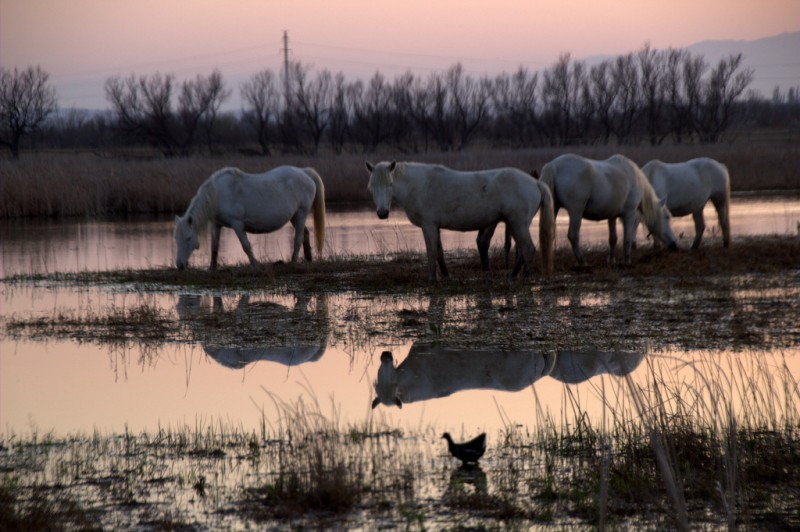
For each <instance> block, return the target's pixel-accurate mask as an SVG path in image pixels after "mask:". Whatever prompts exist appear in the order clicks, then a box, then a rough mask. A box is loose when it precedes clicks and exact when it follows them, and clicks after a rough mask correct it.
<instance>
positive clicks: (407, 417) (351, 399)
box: [0, 198, 800, 435]
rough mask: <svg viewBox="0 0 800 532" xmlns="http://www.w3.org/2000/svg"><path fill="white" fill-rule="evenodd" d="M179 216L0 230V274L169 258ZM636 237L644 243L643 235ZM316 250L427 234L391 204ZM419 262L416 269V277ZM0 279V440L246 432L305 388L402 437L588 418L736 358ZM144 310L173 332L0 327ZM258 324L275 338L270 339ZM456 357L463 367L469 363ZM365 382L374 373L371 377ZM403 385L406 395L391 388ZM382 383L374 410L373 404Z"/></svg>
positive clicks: (772, 225)
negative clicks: (102, 335) (222, 330)
mask: <svg viewBox="0 0 800 532" xmlns="http://www.w3.org/2000/svg"><path fill="white" fill-rule="evenodd" d="M714 216H715V215H714V213H713V210H707V212H706V219H707V225H708V228H707V233H706V235H707V237H711V236H712V234H713V233H714V229H713V227H715V226H716V223H715V221H714V219H715V218H714ZM731 219H732V228H733V238H734V239H735V238H736V237H737V236H741V235H752V234H771V233H778V234H796V233H797V231H798V225H797V224H798V223H800V200H797V199H785V198H780V199H750V198H738V199H736V200H735V201H734V203H733V208H732V214H731ZM534 223H537V220H535V221H534ZM172 226H173V223H172V221H171V220H161V221H126V222H97V221H80V222H74V221H66V222H13V223H6V224H3V225H2V226H0V233H2V235H0V254H2V263H1V264H0V268H1V269H2V275H3V276H4V277H7V276H10V275H13V274H17V273H23V274H32V273H55V272H73V271H98V270H109V269H120V268H131V269H138V268H161V267H171V263H172V261H173V254H174V244H173V240H172V234H171V231H172ZM674 230H675V233H676V234H680V233H684V237H683V240H682V245H683V246H687V247H688V245H689V244H690V243H691V239H692V237H693V227H692V223H691V219H690V218H682V219H677V220H676V221H675V224H674ZM583 231H584V232H583V238H584V242H585V243H586V244H587V245H589V244H591V243H602V242H605V240H606V238H607V234H606V233H607V229H606V224H605V223H590V222H587V223H585V225H584V229H583ZM565 232H566V215H565V213H562V214H561V215H560V216H559V218H558V228H557V236H558V239H559V244H558V245H562V246H563V245H566V244H565ZM501 233H502V231H498V234H497V235H496V236H495V241H494V244H495V245H500V242H501V236H500V234H501ZM716 233H717V234H716V239H709V240H710V241H711V242H704V245H719V234H718V231H717V232H716ZM534 234H535V232H534ZM474 236H475V235H474V233H466V234H461V233H453V232H444V246H445V251H446V252H447V250H448V249H453V248H456V247H463V248H469V249H474ZM289 240H290V236H289V233H288V230H283V231H281V232H280V233H278V234H273V235H265V236H259V237H255V238H254V239H253V243H254V249H255V251H256V255H257V256H259V257H261V258H263V259H264V260H286V258H287V257H288V256H289V254H290V252H289V249H288V247H289ZM639 241H640V242H642V243H643V242H644V241H645V240H644V237H643V236H642V235H641V233H640V238H639ZM327 246H328V247H327V249H326V254H328V255H337V254H338V255H351V254H354V255H360V254H381V253H392V252H394V251H396V250H421V249H422V247H423V244H422V238H421V234H420V231H419V229H417V228H415V227H413V226H411V225H410V224H409V223H408V222H407V220H406V219H405V217H404V216H403V215H402V213H400V212H397V213H393V215H392V216H391V217H390V220H389V221H386V222H384V221H380V220H378V219H377V218H376V217H375V215H374V213H373V212H372V211H371V210H360V211H347V212H336V211H332V212H330V213H329V227H328V244H327ZM221 258H223V260H224V262H225V263H228V264H234V263H240V262H242V261H243V260H245V257H244V253H243V252H242V251H241V249H240V247H239V244H238V242H237V241H236V239H235V238H234V237H233V235H232V234H230V233H228V234H224V236H223V250H222V251H221ZM192 260H193V261H194V262H193V263H194V264H195V265H202V266H203V267H205V264H206V262H207V260H208V253H207V252H205V251H204V252H202V253H200V252H198V253H197V254H196V255H195V256H193V257H192ZM476 260H477V257H476ZM423 272H424V270H423V267H422V266H421V265H420V275H423ZM0 290H2V294H0V302H2V311H1V312H0V320H2V323H3V334H2V337H0V433H5V434H9V433H16V434H20V433H29V432H38V433H42V432H47V431H51V430H52V431H55V432H56V433H58V434H70V433H75V432H82V433H91V432H92V431H94V430H98V431H101V432H117V433H118V432H122V431H124V430H126V429H128V430H131V431H136V432H138V431H144V430H147V431H155V430H157V429H158V428H159V427H168V426H173V425H174V426H184V425H187V424H188V425H190V426H192V425H195V424H198V423H199V424H201V425H204V424H210V423H215V422H224V423H225V424H226V425H229V424H233V425H234V426H241V427H243V428H245V429H248V430H250V429H256V428H258V427H259V426H260V425H261V424H262V422H264V421H265V420H266V421H267V422H272V421H273V420H274V411H275V405H276V401H285V402H292V401H294V400H296V399H297V398H298V397H306V398H316V400H318V401H319V403H320V405H321V409H322V410H323V412H335V415H336V416H338V418H339V419H340V420H341V421H343V422H349V421H353V422H361V421H363V420H365V419H369V416H380V417H381V419H384V420H386V421H387V422H388V423H389V424H390V425H393V426H398V427H401V428H404V429H409V430H417V429H423V430H424V429H428V428H430V427H435V428H436V429H437V430H449V431H451V432H453V433H454V434H457V435H462V434H464V435H470V434H473V433H476V432H478V431H481V430H486V431H488V432H490V434H491V433H494V432H496V431H498V430H500V429H502V428H503V427H507V426H509V424H512V425H515V424H520V425H524V426H533V425H535V424H536V420H537V419H541V416H543V415H545V414H549V415H553V416H555V417H556V418H558V417H559V416H562V415H565V413H566V412H567V411H569V410H571V409H573V410H574V404H573V405H570V404H569V403H570V401H572V400H573V399H568V398H574V397H578V398H580V401H579V406H580V409H581V410H583V411H586V412H587V413H588V414H589V415H590V417H592V418H594V419H598V418H599V416H601V414H602V410H603V409H602V403H603V401H602V396H603V394H604V393H606V391H607V390H611V389H615V388H616V389H619V388H620V387H621V386H623V383H624V382H625V381H624V379H625V376H626V375H630V378H631V379H632V382H646V381H647V380H648V379H650V378H651V377H652V371H653V367H654V366H658V367H668V368H672V369H670V371H675V372H678V371H687V372H690V373H691V372H694V371H697V370H696V367H697V365H698V363H697V361H702V360H708V356H714V357H716V358H719V359H721V358H722V357H731V356H735V354H730V353H726V352H719V351H709V352H706V351H702V350H700V351H688V352H687V351H683V352H678V351H658V352H648V350H647V349H640V350H634V351H625V352H611V353H609V352H602V353H598V352H597V351H602V350H598V349H591V348H586V347H585V346H580V347H579V348H576V349H566V350H561V351H558V350H554V351H547V352H514V353H508V352H500V351H498V350H497V348H496V347H493V346H484V345H478V346H470V348H469V349H468V350H464V349H463V346H462V348H461V349H460V350H456V349H455V348H450V347H449V346H442V345H437V344H436V342H435V340H436V335H435V330H433V326H431V327H432V330H431V332H430V336H429V337H423V338H416V339H415V338H411V337H410V336H409V335H408V334H403V331H402V330H398V331H397V334H389V335H371V334H368V333H364V328H363V327H361V328H360V327H359V325H360V323H359V321H361V320H369V319H373V316H384V317H385V316H386V315H389V316H393V317H394V318H397V321H398V323H399V324H400V326H401V327H402V326H403V323H405V322H409V323H411V324H412V325H413V324H414V323H415V321H414V320H419V316H420V314H417V312H419V313H423V312H426V311H428V309H429V306H430V305H431V301H430V300H429V298H427V297H423V296H418V297H417V298H416V299H415V298H410V299H408V300H404V301H402V302H398V301H397V300H396V298H372V299H366V298H364V297H363V296H359V295H354V294H350V293H343V294H337V295H335V296H330V297H327V298H324V299H322V298H316V297H315V298H311V299H310V300H308V301H305V300H301V301H298V300H296V298H295V297H294V296H291V295H281V296H278V295H273V294H251V295H250V296H249V297H248V295H247V294H240V293H217V294H208V293H144V294H140V293H136V292H132V291H131V290H130V288H128V287H116V288H114V289H109V288H108V287H104V288H96V287H88V288H84V287H65V286H53V285H37V284H30V283H26V284H19V283H2V284H0ZM745 295H747V292H746V287H735V288H732V289H731V298H732V299H736V298H737V297H744V296H745ZM215 296H216V297H215ZM579 299H580V301H576V300H574V299H564V300H563V301H556V302H555V305H556V306H564V305H566V306H571V307H575V308H576V309H579V308H580V307H584V306H587V307H598V306H599V307H603V306H609V305H611V303H612V302H610V301H609V299H608V294H607V293H601V294H582V295H581V298H579ZM445 304H447V305H451V307H455V310H456V311H458V306H459V305H465V304H464V302H463V301H457V300H454V301H451V302H446V303H445ZM142 306H145V307H148V308H156V309H161V310H162V311H163V312H164V313H165V314H166V315H168V316H169V317H170V318H171V319H174V320H176V321H177V322H178V323H179V324H180V330H179V331H178V333H177V336H178V337H177V338H176V339H174V340H173V341H169V342H162V341H151V340H148V339H147V338H142V337H138V336H137V335H136V334H133V335H131V336H129V337H127V338H123V339H118V340H116V341H108V340H102V339H95V340H93V339H92V338H91V337H90V338H88V339H87V337H86V336H85V335H82V337H81V338H79V339H74V338H70V337H69V336H68V335H67V336H66V337H64V336H58V337H54V336H48V337H46V338H43V339H36V338H30V337H28V336H26V335H24V334H22V335H20V336H16V335H12V334H9V331H8V330H7V328H6V325H7V323H8V322H9V321H10V320H20V319H32V318H46V319H52V318H54V317H57V316H70V315H76V316H84V317H85V316H103V315H107V314H109V313H114V312H120V311H124V309H131V308H134V309H135V308H139V307H142ZM372 306H384V307H387V308H389V309H390V310H389V311H387V312H386V313H384V314H381V313H373V312H372V311H369V310H366V309H368V308H370V307H372ZM498 308H499V310H498ZM498 308H494V309H493V311H494V312H503V311H504V310H503V308H502V305H499V306H498ZM470 309H472V307H471V306H469V305H466V306H465V308H464V309H463V310H464V316H465V318H464V319H465V320H469V319H474V318H473V317H471V315H470V313H469V311H470ZM362 310H363V312H362ZM214 316H217V317H219V316H222V317H223V318H225V319H227V320H229V321H228V322H226V323H234V325H235V326H234V327H233V328H232V330H230V331H226V334H222V335H215V334H214V333H213V331H212V332H211V333H209V327H207V326H205V327H204V326H203V323H206V321H207V320H209V319H212V318H214ZM381 319H383V318H381ZM426 319H427V318H426ZM204 320H206V321H204ZM230 320H232V321H230ZM276 324H277V325H276ZM276 327H277V328H276ZM237 328H239V329H240V330H239V331H237V330H236V329H237ZM212 329H213V328H212ZM383 329H385V327H384V328H383ZM383 329H382V330H383ZM264 331H268V332H269V331H278V332H277V333H273V332H269V334H272V336H269V335H268V334H267V333H265V332H264ZM293 331H297V334H295V333H294V332H293ZM237 332H238V333H239V334H237ZM274 334H277V335H278V337H276V336H275V335H274ZM259 335H263V337H259ZM281 335H283V336H281ZM578 344H580V342H576V345H578ZM384 350H390V351H391V352H392V353H393V362H394V364H396V365H397V368H396V369H392V364H391V363H389V364H388V365H386V366H384V369H383V370H381V369H380V368H381V357H380V354H381V352H382V351H384ZM709 354H710V355H709ZM768 355H769V356H771V357H777V359H779V360H788V362H787V363H786V364H787V367H788V368H789V369H790V371H791V372H792V375H794V379H797V378H800V357H799V356H797V355H798V352H797V351H796V350H788V351H787V350H780V351H777V352H772V351H770V352H768ZM467 359H468V360H470V361H471V367H470V368H469V369H465V366H466V364H465V363H463V362H464V361H465V360H467ZM501 360H502V362H501ZM476 361H477V362H476ZM490 361H494V363H490ZM478 362H480V363H478ZM776 364H778V362H776ZM595 374H596V375H595ZM376 381H381V384H380V385H379V386H377V387H376V385H375V383H376ZM409 383H411V384H409ZM565 383H567V386H565ZM531 384H533V386H531ZM392 386H394V387H395V388H394V391H392V389H393V388H392ZM398 387H399V388H400V389H401V390H402V391H401V392H400V393H399V394H396V393H395V392H396V390H397V388H398ZM462 388H463V389H462ZM387 390H389V391H387ZM380 393H382V394H383V397H382V398H381V399H384V404H378V405H376V407H375V408H374V409H373V408H372V403H373V401H374V400H375V399H376V397H378V395H379V394H380ZM395 396H400V397H402V408H398V406H397V405H396V404H395V402H394V397H395Z"/></svg>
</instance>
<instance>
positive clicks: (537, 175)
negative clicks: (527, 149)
mask: <svg viewBox="0 0 800 532" xmlns="http://www.w3.org/2000/svg"><path fill="white" fill-rule="evenodd" d="M531 177H533V178H534V179H539V170H537V169H536V168H534V169H533V170H531Z"/></svg>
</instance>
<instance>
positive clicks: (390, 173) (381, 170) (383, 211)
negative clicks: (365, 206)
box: [366, 161, 397, 220]
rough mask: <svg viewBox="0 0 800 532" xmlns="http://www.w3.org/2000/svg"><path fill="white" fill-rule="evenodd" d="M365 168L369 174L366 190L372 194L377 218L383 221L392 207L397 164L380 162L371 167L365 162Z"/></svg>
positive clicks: (394, 162)
mask: <svg viewBox="0 0 800 532" xmlns="http://www.w3.org/2000/svg"><path fill="white" fill-rule="evenodd" d="M366 166H367V170H368V171H369V173H370V175H369V184H367V190H369V191H370V192H372V199H373V201H375V208H376V209H377V214H378V218H380V219H381V220H385V219H386V218H388V217H389V209H391V207H392V183H393V181H394V170H395V168H396V167H397V162H396V161H392V162H390V163H387V162H382V163H378V164H376V165H373V164H372V163H370V162H369V161H367V162H366Z"/></svg>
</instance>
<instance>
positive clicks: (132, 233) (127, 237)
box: [0, 197, 800, 277]
mask: <svg viewBox="0 0 800 532" xmlns="http://www.w3.org/2000/svg"><path fill="white" fill-rule="evenodd" d="M704 215H705V220H706V231H705V236H704V242H705V240H706V239H710V238H712V237H714V236H716V237H717V238H718V239H719V238H720V231H719V224H718V223H717V221H716V212H715V211H714V208H713V206H711V205H710V204H709V205H708V206H707V207H706V209H705V212H704ZM538 223H539V218H538V216H537V217H535V218H534V220H533V224H532V225H531V232H532V233H533V235H534V242H535V243H536V242H538V237H537V236H536V235H537V234H538V229H537V228H538ZM567 224H568V218H567V213H566V212H564V211H562V212H560V213H559V215H558V218H557V224H556V245H557V246H559V247H562V246H563V247H567V246H568V245H569V244H568V242H567V236H566V234H567ZM798 224H800V198H797V197H793V198H787V197H773V198H753V197H734V198H733V199H732V201H731V233H732V238H736V237H737V236H744V235H760V234H780V235H786V234H792V235H796V234H798V233H799V232H800V225H798ZM173 228H174V221H173V219H172V218H169V219H162V220H142V221H124V222H112V221H95V220H90V221H74V220H66V221H53V220H48V221H38V220H37V221H21V222H19V221H12V222H4V223H0V256H1V257H0V277H8V276H11V275H14V274H20V273H21V274H34V273H55V272H76V271H105V270H115V269H124V268H130V269H141V268H162V267H171V266H173V264H174V261H175V242H174V239H173V237H172V230H173ZM672 228H673V232H674V233H675V235H676V236H677V237H678V238H679V245H680V246H681V247H686V248H688V247H689V246H690V245H691V243H692V239H693V238H694V224H693V222H692V218H691V216H684V217H681V218H674V219H673V221H672ZM618 233H619V237H620V241H621V239H622V230H621V228H620V229H618ZM476 234H477V233H476V232H467V233H460V232H455V231H442V242H443V245H444V249H445V253H447V251H448V250H452V249H455V248H466V249H476V247H475V236H476ZM637 236H638V239H637V240H638V242H639V243H641V244H644V243H645V242H646V238H645V233H644V231H643V229H641V228H640V229H639V232H638V235H637ZM291 238H292V233H291V226H289V225H287V226H286V227H284V228H282V229H281V230H279V231H277V232H275V233H271V234H268V235H250V242H251V244H252V245H253V250H254V253H255V255H256V257H258V258H259V259H260V260H265V261H277V260H284V261H285V260H288V259H289V258H290V257H291V247H290V242H291ZM502 239H503V231H502V230H498V231H496V232H495V236H494V239H493V240H492V245H493V246H502ZM607 240H608V226H607V223H606V222H591V221H588V220H584V221H583V224H582V227H581V241H582V245H584V246H587V245H592V244H602V243H605V242H607ZM619 245H621V244H619ZM424 249H425V243H424V241H423V239H422V232H421V231H420V229H419V228H417V227H415V226H413V225H411V224H410V223H409V221H408V219H407V218H406V217H405V215H404V214H403V212H402V211H394V212H392V214H391V215H390V217H389V219H388V220H379V219H378V217H377V216H376V215H375V213H374V212H373V211H372V210H371V209H359V210H346V211H337V210H330V211H329V212H328V224H327V228H326V249H325V255H326V256H342V255H343V256H350V255H373V254H383V253H387V254H388V253H394V252H397V251H423V250H424ZM476 256H477V251H476ZM209 260H210V253H209V250H208V244H207V243H206V244H204V245H202V246H201V248H200V249H199V250H198V251H196V252H195V253H194V254H193V255H192V257H191V265H192V266H195V267H203V268H207V267H208V263H209ZM246 261H247V257H246V256H245V254H244V252H243V251H242V248H241V246H240V245H239V242H238V240H237V239H236V237H235V235H234V234H233V232H232V231H230V230H229V229H224V230H223V232H222V238H221V244H220V264H239V263H243V262H246ZM423 272H424V270H423V269H422V268H421V273H423Z"/></svg>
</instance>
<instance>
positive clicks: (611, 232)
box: [608, 218, 630, 264]
mask: <svg viewBox="0 0 800 532" xmlns="http://www.w3.org/2000/svg"><path fill="white" fill-rule="evenodd" d="M625 235H627V231H625ZM623 247H624V257H625V262H628V259H629V258H630V251H629V250H628V242H627V239H626V240H625V242H624V246H623ZM616 249H617V219H616V218H609V219H608V263H609V264H614V251H615V250H616Z"/></svg>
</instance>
